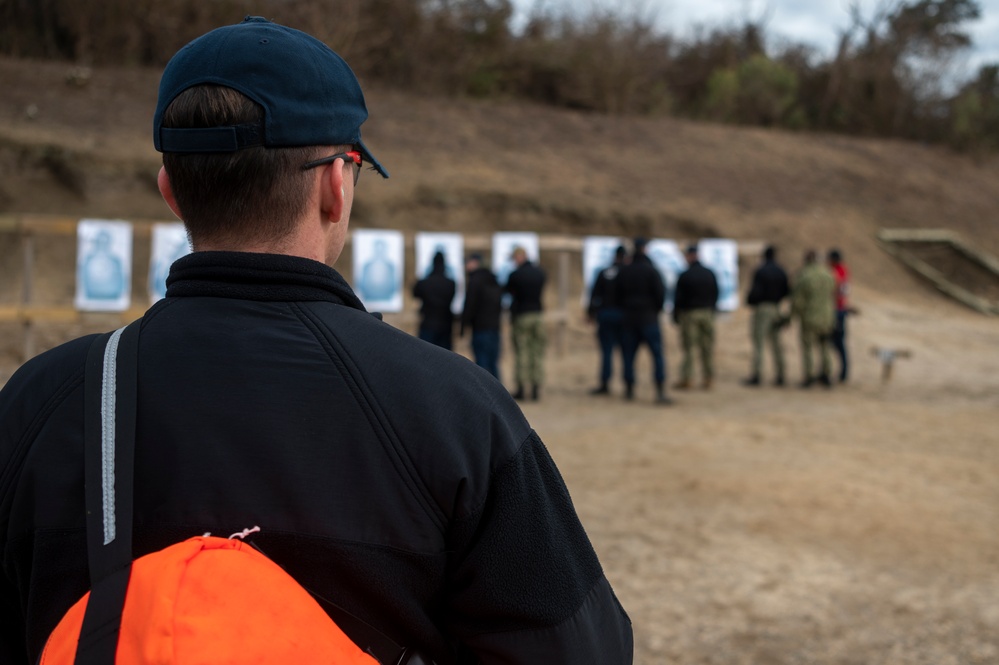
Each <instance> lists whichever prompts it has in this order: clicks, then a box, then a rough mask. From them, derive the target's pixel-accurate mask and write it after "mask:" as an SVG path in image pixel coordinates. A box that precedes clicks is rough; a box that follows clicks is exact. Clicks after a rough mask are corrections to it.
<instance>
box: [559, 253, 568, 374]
mask: <svg viewBox="0 0 999 665" xmlns="http://www.w3.org/2000/svg"><path fill="white" fill-rule="evenodd" d="M570 258H571V257H570V256H569V250H567V249H562V250H559V253H558V311H559V318H558V340H557V346H556V351H557V352H558V356H559V357H560V358H561V357H562V356H564V355H565V349H566V331H567V329H568V326H569V261H570Z"/></svg>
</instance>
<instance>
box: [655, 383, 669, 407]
mask: <svg viewBox="0 0 999 665" xmlns="http://www.w3.org/2000/svg"><path fill="white" fill-rule="evenodd" d="M672 403H673V400H671V399H670V398H669V397H666V386H665V385H664V384H662V383H657V384H656V404H672Z"/></svg>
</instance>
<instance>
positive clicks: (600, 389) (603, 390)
mask: <svg viewBox="0 0 999 665" xmlns="http://www.w3.org/2000/svg"><path fill="white" fill-rule="evenodd" d="M608 393H610V390H609V389H608V388H607V382H606V381H603V382H601V383H600V385H599V386H597V387H596V388H594V389H593V390H591V391H590V394H591V395H607V394H608Z"/></svg>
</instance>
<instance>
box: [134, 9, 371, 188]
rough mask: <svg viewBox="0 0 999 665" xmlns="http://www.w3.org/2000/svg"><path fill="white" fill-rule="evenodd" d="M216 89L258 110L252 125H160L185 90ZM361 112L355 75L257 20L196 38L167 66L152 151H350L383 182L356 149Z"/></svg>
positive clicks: (297, 34)
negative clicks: (302, 148)
mask: <svg viewBox="0 0 999 665" xmlns="http://www.w3.org/2000/svg"><path fill="white" fill-rule="evenodd" d="M201 84H215V85H221V86H225V87H228V88H233V89H234V90H238V91H239V92H241V93H243V94H244V95H246V96H247V97H249V98H250V99H252V100H253V101H255V102H257V103H258V104H260V105H261V106H262V107H263V109H264V119H263V122H262V123H261V124H259V125H234V126H223V127H206V128H170V127H164V126H163V112H164V111H165V110H166V108H167V107H168V106H169V105H170V103H171V102H172V101H173V100H174V99H175V98H176V97H177V95H179V94H180V93H182V92H183V91H184V90H187V89H188V88H190V87H192V86H196V85H201ZM367 118H368V108H367V106H366V105H365V104H364V95H363V94H362V92H361V86H360V84H359V83H358V82H357V77H356V76H354V72H352V71H351V69H350V67H349V66H348V65H347V63H346V62H344V60H343V58H341V57H340V56H339V55H337V54H336V53H334V52H333V50H332V49H331V48H330V47H328V46H326V44H324V43H322V42H321V41H319V40H318V39H316V38H315V37H312V36H311V35H307V34H305V33H304V32H301V31H299V30H294V29H292V28H288V27H286V26H283V25H278V24H277V23H274V22H272V21H269V20H267V19H265V18H261V17H259V16H247V17H246V18H245V19H244V20H243V22H242V23H238V24H236V25H229V26H225V27H222V28H217V29H215V30H212V31H211V32H208V33H206V34H204V35H202V36H201V37H198V38H197V39H195V40H194V41H192V42H191V43H189V44H188V45H187V46H185V47H184V48H182V49H181V50H180V51H178V52H177V53H176V55H174V56H173V58H171V59H170V62H168V63H167V66H166V69H165V70H164V71H163V77H162V78H161V79H160V90H159V99H158V100H157V102H156V114H155V115H154V116H153V144H154V145H155V146H156V149H157V150H158V151H160V152H175V153H206V152H235V151H237V150H242V149H243V148H250V147H254V146H264V147H268V148H287V147H295V146H312V145H330V146H333V145H351V146H356V149H357V150H358V151H360V153H361V156H362V158H363V159H364V161H366V162H369V163H370V164H371V167H372V168H373V169H374V170H376V171H378V172H379V173H381V174H382V176H384V177H386V178H387V177H388V172H387V171H386V170H385V169H384V167H382V165H381V164H380V163H378V160H377V159H375V157H374V155H372V154H371V152H370V151H369V150H368V149H367V147H366V146H365V145H364V143H362V142H361V125H362V124H363V123H364V121H365V120H366V119H367Z"/></svg>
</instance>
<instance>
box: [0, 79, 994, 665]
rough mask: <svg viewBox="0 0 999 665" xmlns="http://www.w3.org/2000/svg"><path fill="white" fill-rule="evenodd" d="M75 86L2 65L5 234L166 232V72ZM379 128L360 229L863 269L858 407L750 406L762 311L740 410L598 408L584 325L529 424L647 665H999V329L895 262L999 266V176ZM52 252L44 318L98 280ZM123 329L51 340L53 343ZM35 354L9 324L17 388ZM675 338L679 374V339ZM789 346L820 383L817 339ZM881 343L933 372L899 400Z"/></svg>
mask: <svg viewBox="0 0 999 665" xmlns="http://www.w3.org/2000/svg"><path fill="white" fill-rule="evenodd" d="M65 69H66V67H65V66H63V65H58V64H50V63H21V62H11V61H6V60H0V89H3V91H4V93H3V94H2V95H0V176H2V178H0V181H2V182H0V213H3V214H10V215H17V214H21V213H47V214H59V215H68V216H96V217H101V216H105V217H122V218H126V219H131V218H140V217H145V218H153V219H160V218H162V216H163V215H164V214H165V211H164V209H163V205H162V203H161V202H160V201H159V199H158V195H157V194H156V192H155V188H154V187H153V185H152V183H153V177H154V175H155V170H156V168H157V166H156V160H155V155H153V154H150V153H151V149H150V148H149V146H148V142H149V141H148V136H147V132H148V126H149V117H150V116H151V112H150V110H151V105H152V103H153V97H152V95H153V94H154V90H155V80H156V73H154V72H136V71H132V70H128V69H124V70H109V71H98V72H95V74H94V79H93V82H92V83H91V85H90V86H89V87H87V88H68V87H67V86H66V85H65V84H64V83H63V78H64V74H65ZM370 107H371V108H372V109H373V120H372V122H371V131H370V132H369V131H368V129H367V126H366V129H365V132H366V133H365V136H366V140H367V142H368V144H369V145H370V146H372V147H374V146H378V147H379V151H378V154H379V155H380V157H381V158H382V161H383V162H385V163H386V164H387V165H391V169H392V171H393V178H392V180H390V181H387V182H386V183H375V182H373V179H371V178H368V177H367V176H366V178H368V179H367V180H365V181H364V182H365V184H364V186H365V187H366V188H367V189H365V197H369V196H370V198H365V201H369V203H363V204H362V202H359V204H358V206H357V210H356V211H355V212H356V213H357V217H358V219H357V222H358V224H357V225H356V226H357V227H364V226H370V227H375V228H378V227H382V228H398V229H403V230H410V231H411V230H413V229H418V230H427V231H430V230H442V231H459V232H466V233H467V232H476V233H487V232H489V231H492V230H526V229H530V230H536V231H540V232H549V233H571V234H577V235H584V234H588V233H592V234H601V233H621V234H624V235H629V236H630V235H633V234H639V233H640V234H643V235H650V236H653V237H674V238H684V237H698V236H700V237H703V236H705V235H710V234H715V233H716V234H719V235H722V236H725V237H734V238H737V239H748V240H762V239H766V240H768V241H776V242H778V243H779V244H780V245H781V247H782V248H783V249H782V251H784V255H783V256H784V258H785V259H786V260H785V263H786V265H787V266H788V267H789V268H796V267H797V264H798V259H799V257H800V256H801V252H802V251H803V250H804V249H805V248H807V247H817V248H825V247H829V246H830V245H831V244H832V243H836V244H838V245H839V246H840V247H842V248H844V249H845V257H846V259H847V263H848V264H849V265H850V267H851V268H852V269H853V273H854V276H855V279H854V293H853V304H854V305H855V306H857V307H858V308H859V310H860V314H859V315H858V316H856V317H853V318H852V319H851V320H850V322H849V336H848V341H849V345H850V351H851V353H852V358H853V373H852V376H851V379H850V381H849V382H848V383H847V384H846V385H843V386H836V387H835V388H833V389H831V390H825V389H821V388H820V389H811V390H808V391H806V390H801V389H799V388H796V387H790V386H789V387H786V388H783V389H778V388H774V387H771V386H764V387H760V388H756V389H750V388H745V387H742V386H741V385H739V380H740V379H741V378H742V377H744V376H745V374H746V371H747V370H748V367H749V353H750V345H749V339H748V326H749V312H748V311H746V310H745V309H742V310H740V311H738V312H736V313H734V314H732V315H729V316H726V317H723V318H722V319H720V320H719V322H718V331H719V341H718V351H717V365H718V379H717V381H716V386H715V388H714V389H713V390H712V391H710V392H704V391H700V390H695V391H691V392H688V393H676V394H675V395H674V397H675V399H676V404H675V405H674V406H671V407H668V408H661V407H655V406H653V404H652V388H651V385H650V380H649V374H650V368H649V361H648V357H647V355H642V356H640V364H639V372H640V374H639V376H640V378H641V381H642V382H641V383H640V384H639V389H638V394H637V396H636V400H635V401H634V402H630V403H626V402H624V401H623V400H622V399H621V397H620V392H621V386H620V384H619V383H617V384H615V385H614V389H615V391H616V393H617V394H616V395H615V396H610V397H604V398H597V397H591V396H589V395H588V394H587V392H588V390H589V389H590V388H591V387H592V386H593V383H594V379H595V376H596V364H597V353H596V345H595V341H594V338H593V330H592V328H590V327H588V326H587V324H586V323H585V322H584V321H583V320H582V317H581V314H580V313H579V312H575V313H574V316H573V319H572V321H571V322H570V324H569V326H568V329H567V330H566V333H565V337H564V338H563V340H564V345H563V346H561V348H557V347H556V345H554V344H553V346H552V348H551V350H550V353H549V358H548V373H549V379H548V381H547V383H546V386H545V389H544V394H543V398H542V400H541V401H540V402H538V403H530V402H529V403H526V404H524V407H523V408H524V411H525V412H526V414H527V416H528V417H529V419H530V420H531V422H532V423H533V425H534V427H535V428H536V429H537V430H538V432H539V433H540V434H541V437H542V439H543V440H544V441H545V442H546V444H547V445H548V447H549V448H550V450H551V452H552V455H553V456H554V458H555V459H556V461H557V462H558V464H559V467H560V468H561V470H562V473H563V475H564V476H565V478H566V481H567V483H568V486H569V489H570V491H571V493H572V495H573V498H574V500H575V502H576V506H577V509H578V511H579V513H580V516H581V518H582V520H583V523H584V525H585V526H586V528H587V530H588V532H589V534H590V536H591V538H592V540H593V543H594V545H595V547H596V549H597V551H598V553H599V555H600V557H601V560H602V562H603V564H604V567H605V569H606V572H607V575H608V577H609V578H610V580H611V582H612V583H613V585H614V587H615V589H616V590H617V593H618V595H619V597H620V599H621V601H622V603H623V605H624V607H625V608H626V609H627V610H628V612H629V614H630V615H631V617H632V620H633V622H634V626H635V637H636V649H637V651H636V659H635V662H636V663H638V664H639V665H661V664H677V665H695V664H708V663H710V664H716V663H717V664H719V665H720V664H725V665H742V664H745V665H797V664H805V663H808V664H816V665H921V664H926V665H951V664H953V665H966V664H967V665H971V664H993V665H997V664H999V415H997V414H999V409H997V407H999V321H997V319H996V318H987V317H984V316H981V315H979V314H976V313H974V312H973V311H971V310H968V309H965V308H963V307H961V306H960V305H957V304H954V303H953V302H951V301H949V300H947V299H946V298H944V297H943V296H941V295H939V294H937V293H936V292H935V291H933V290H932V289H931V288H930V287H928V286H927V285H926V284H924V283H923V282H921V281H920V280H918V279H917V278H915V277H913V276H912V275H911V274H910V273H909V272H908V271H906V270H905V269H904V268H902V267H901V266H900V265H898V264H897V263H895V262H894V261H892V260H890V259H888V258H887V256H886V255H885V254H884V252H883V251H882V250H881V249H879V248H878V247H877V245H876V242H875V240H874V238H875V234H876V232H877V230H878V229H879V228H882V227H885V226H888V227H917V228H931V227H938V226H944V227H946V228H950V229H954V230H957V231H960V232H962V233H963V234H965V237H966V238H968V239H969V240H971V241H972V242H975V243H976V245H977V246H979V247H981V248H982V249H985V250H986V251H992V252H993V253H996V251H997V249H999V225H997V224H996V221H997V219H999V186H997V184H996V183H997V182H999V180H997V177H999V160H996V159H988V160H985V161H983V162H980V163H979V162H975V161H974V160H971V159H967V158H964V157H961V156H955V155H952V154H949V153H946V152H945V151H941V150H938V149H931V148H929V147H925V146H920V145H913V144H903V143H899V142H887V141H870V142H865V141H861V140H855V139H847V138H843V137H828V136H809V135H804V134H802V135H791V134H778V133H773V132H765V131H762V130H740V129H737V128H731V127H718V126H708V125H698V124H693V123H683V122H678V121H673V120H670V119H662V120H648V119H632V120H624V119H620V118H603V117H598V116H592V115H584V114H576V113H555V112H551V111H548V110H542V109H538V108H534V107H530V108H522V107H519V106H516V105H509V104H498V105H488V104H480V103H474V102H448V103H446V104H442V103H440V102H439V101H435V100H420V99H411V98H405V97H403V96H400V95H397V94H395V93H391V92H388V91H383V92H380V93H378V94H375V95H372V96H371V100H370ZM29 110H30V111H31V113H28V111H29ZM81 128H85V129H81ZM510 137H516V141H512V140H510ZM523 145H527V146H531V148H532V149H531V151H530V155H529V156H530V159H526V158H525V151H524V149H523V148H522V146H523ZM382 147H384V153H383V152H382V149H383V148H382ZM383 154H384V156H382V155H383ZM594 154H597V155H599V156H600V159H599V164H600V168H590V166H592V165H593V163H594V157H593V155H594ZM353 223H354V221H353V220H352V224H353ZM39 242H40V244H39V247H40V249H39V267H38V270H37V275H36V277H37V280H38V283H37V284H36V288H37V289H38V291H39V294H40V296H44V297H40V298H39V300H40V301H41V302H42V303H50V300H51V303H53V304H55V303H62V304H67V303H69V302H71V296H72V290H71V286H70V283H71V278H69V279H66V278H65V277H66V275H65V274H63V275H62V277H61V278H59V279H56V278H55V277H56V274H57V273H59V272H60V271H61V272H62V273H66V272H67V271H69V270H71V266H72V262H73V256H74V255H73V254H72V253H71V249H70V248H68V245H67V243H70V241H69V239H68V238H66V239H62V240H60V241H59V242H58V243H57V242H56V241H55V240H51V241H39ZM45 243H49V244H45ZM60 243H61V244H60ZM70 244H71V243H70ZM64 245H66V246H64ZM137 247H138V245H137ZM19 261H20V244H19V241H18V239H16V238H7V239H6V240H5V239H4V238H2V237H0V291H2V292H3V293H2V297H0V301H2V302H0V304H3V305H10V304H12V303H16V302H17V299H18V297H19V293H20V291H19V289H20V287H19V285H18V284H17V281H16V280H17V279H18V278H17V275H18V274H19V271H20V267H19V265H20V264H19ZM345 273H346V271H345ZM346 274H349V273H346ZM50 281H51V282H52V284H51V285H49V286H46V284H47V283H48V282H50ZM746 287H747V284H746V281H745V275H744V280H743V289H745V288H746ZM46 289H47V292H46V293H43V291H46ZM389 321H390V322H394V323H395V324H397V325H399V326H400V327H406V326H409V325H410V324H409V323H406V322H404V321H399V320H393V319H392V318H391V317H389ZM117 325H118V324H117V322H116V320H110V319H104V320H102V319H101V318H100V317H97V316H88V317H87V318H86V319H85V321H84V322H83V323H75V324H71V325H61V326H57V325H39V326H38V327H37V328H36V329H35V330H34V333H33V334H34V335H35V342H34V343H35V347H36V349H37V350H43V349H44V348H47V347H49V346H52V345H54V344H57V343H59V342H60V341H62V340H64V339H67V338H69V337H72V336H76V335H78V334H82V333H84V332H89V331H96V330H106V329H111V328H113V327H116V326H117ZM553 332H554V331H553ZM23 333H24V330H23V328H22V327H21V324H19V323H0V382H3V381H5V380H6V378H7V377H9V376H10V373H11V372H12V371H14V369H15V368H16V366H17V364H18V363H19V362H20V361H21V353H22V351H23V348H24V344H23ZM554 337H555V336H554V335H553V339H554ZM666 337H667V339H668V343H669V348H668V359H669V366H670V370H671V373H672V374H674V375H675V373H676V369H677V367H678V363H679V359H680V356H679V351H678V348H677V331H676V329H675V327H673V326H672V325H667V326H666ZM785 341H786V345H787V353H788V365H789V369H790V372H791V378H793V379H797V378H799V368H800V359H799V356H798V349H797V344H796V340H795V334H794V331H788V332H787V333H786V334H785ZM876 347H877V348H882V349H893V350H897V351H902V350H904V351H908V352H910V353H911V357H910V358H908V359H899V360H898V361H897V362H896V363H895V365H894V368H893V373H892V377H891V379H890V381H887V382H886V381H883V380H882V366H881V364H880V362H879V360H878V359H877V358H876V357H875V355H874V354H873V353H872V349H874V348H876ZM462 352H463V353H466V354H467V351H466V350H464V349H462ZM510 361H511V359H510V356H509V353H507V354H505V356H504V358H503V371H504V372H505V374H504V377H505V378H509V377H510V376H511V362H510ZM768 378H769V376H768Z"/></svg>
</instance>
